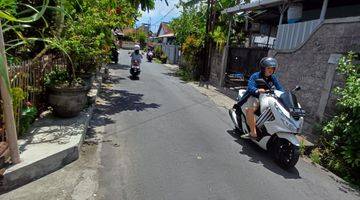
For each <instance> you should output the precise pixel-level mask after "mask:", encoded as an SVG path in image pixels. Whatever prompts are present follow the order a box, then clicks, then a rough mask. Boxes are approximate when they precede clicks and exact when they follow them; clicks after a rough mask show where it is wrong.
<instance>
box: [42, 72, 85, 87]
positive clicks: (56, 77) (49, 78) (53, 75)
mask: <svg viewBox="0 0 360 200" xmlns="http://www.w3.org/2000/svg"><path fill="white" fill-rule="evenodd" d="M81 83H82V80H81V79H79V78H77V79H75V80H73V79H71V78H70V75H69V72H68V70H66V69H65V68H61V67H55V68H54V69H53V70H52V71H51V72H49V73H47V74H45V79H44V85H45V86H46V87H48V88H50V87H69V86H76V85H79V84H81Z"/></svg>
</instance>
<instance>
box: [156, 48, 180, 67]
mask: <svg viewBox="0 0 360 200" xmlns="http://www.w3.org/2000/svg"><path fill="white" fill-rule="evenodd" d="M161 46H162V50H163V52H164V53H165V54H166V55H167V57H168V62H169V63H170V64H178V63H179V59H180V47H179V46H178V45H170V44H162V45H161Z"/></svg>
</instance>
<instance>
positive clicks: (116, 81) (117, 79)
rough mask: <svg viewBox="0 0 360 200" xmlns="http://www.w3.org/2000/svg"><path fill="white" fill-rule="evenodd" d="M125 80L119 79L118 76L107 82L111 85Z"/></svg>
mask: <svg viewBox="0 0 360 200" xmlns="http://www.w3.org/2000/svg"><path fill="white" fill-rule="evenodd" d="M125 79H126V78H123V77H120V76H111V77H110V79H109V82H111V83H113V84H117V83H120V81H122V80H125Z"/></svg>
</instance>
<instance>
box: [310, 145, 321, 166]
mask: <svg viewBox="0 0 360 200" xmlns="http://www.w3.org/2000/svg"><path fill="white" fill-rule="evenodd" d="M320 156H321V153H320V150H319V149H318V148H316V149H313V150H312V151H311V153H310V159H311V161H312V162H313V163H316V164H320Z"/></svg>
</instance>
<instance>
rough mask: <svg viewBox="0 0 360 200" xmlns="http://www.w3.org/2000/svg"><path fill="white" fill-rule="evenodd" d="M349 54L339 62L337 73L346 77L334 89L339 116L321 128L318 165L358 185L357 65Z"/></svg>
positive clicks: (359, 106) (359, 74) (359, 68)
mask: <svg viewBox="0 0 360 200" xmlns="http://www.w3.org/2000/svg"><path fill="white" fill-rule="evenodd" d="M356 58H357V56H356V55H355V54H354V53H349V54H348V55H347V56H344V57H342V58H341V59H340V62H339V67H338V70H339V72H340V73H342V74H344V75H345V76H346V79H345V85H344V87H343V88H336V90H335V93H336V94H337V95H338V96H339V99H338V103H337V106H338V109H339V113H338V114H337V115H336V116H334V117H333V118H332V119H331V120H330V121H329V122H328V123H326V125H325V126H324V127H323V132H322V137H321V144H322V149H321V154H322V156H321V163H322V164H323V165H325V166H327V167H328V168H329V169H330V170H332V171H334V172H335V173H337V174H338V175H340V176H342V177H343V178H344V179H346V180H348V181H350V182H352V183H354V184H356V185H360V145H359V144H360V118H359V116H360V65H359V64H355V63H354V61H355V59H356Z"/></svg>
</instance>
